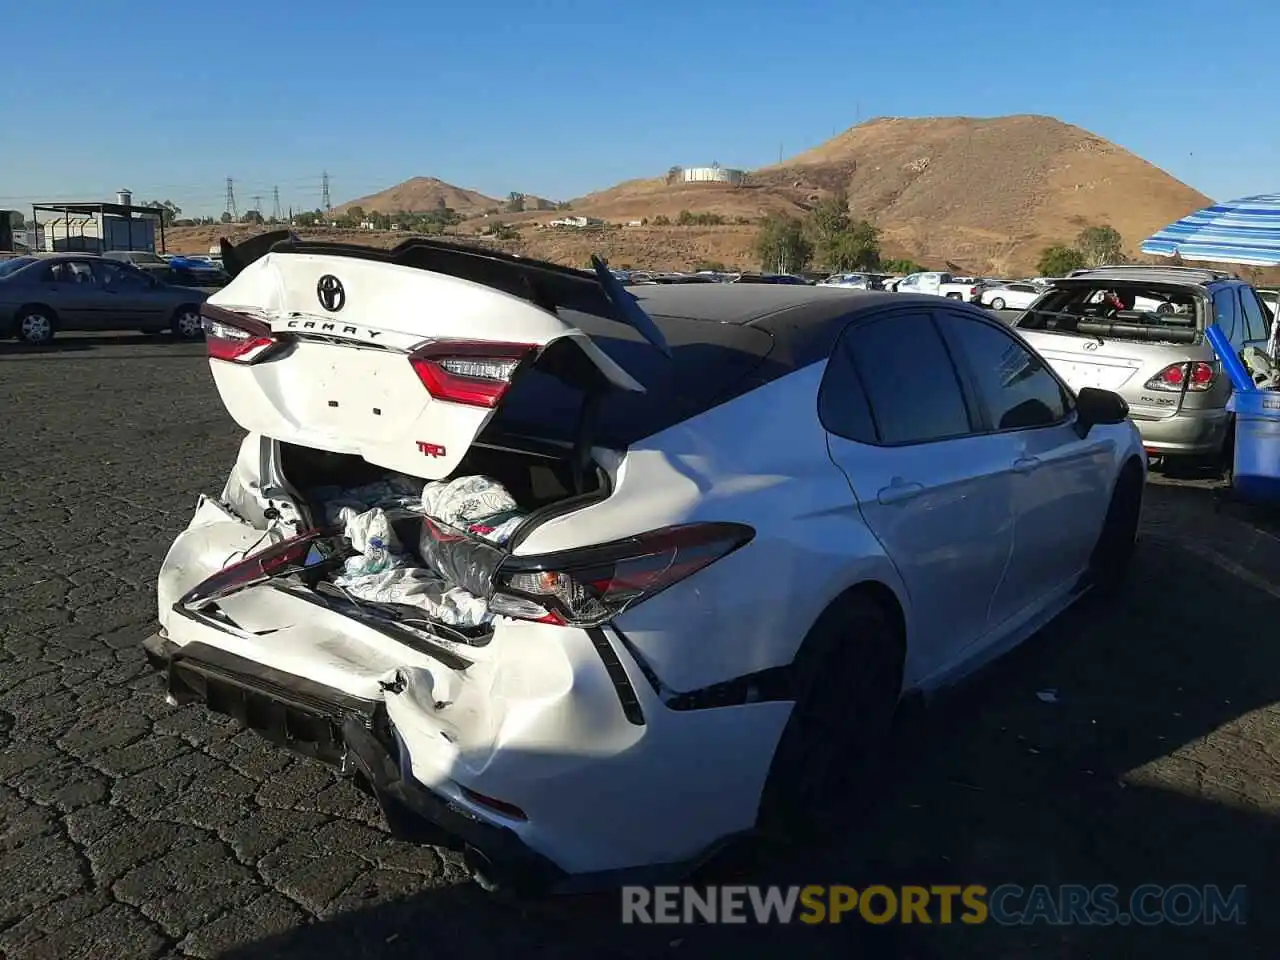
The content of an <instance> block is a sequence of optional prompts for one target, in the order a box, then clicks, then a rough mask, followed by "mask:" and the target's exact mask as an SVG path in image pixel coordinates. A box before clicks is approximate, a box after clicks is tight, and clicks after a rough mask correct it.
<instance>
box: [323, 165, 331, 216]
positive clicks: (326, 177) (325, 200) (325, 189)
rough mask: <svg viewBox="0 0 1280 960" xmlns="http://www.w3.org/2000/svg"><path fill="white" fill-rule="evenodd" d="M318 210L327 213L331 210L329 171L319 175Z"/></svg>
mask: <svg viewBox="0 0 1280 960" xmlns="http://www.w3.org/2000/svg"><path fill="white" fill-rule="evenodd" d="M320 208H321V209H322V210H324V212H325V213H328V212H329V211H330V210H332V209H333V204H331V203H330V202H329V171H328V170H326V171H325V172H324V173H322V174H321V175H320Z"/></svg>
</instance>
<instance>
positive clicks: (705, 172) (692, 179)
mask: <svg viewBox="0 0 1280 960" xmlns="http://www.w3.org/2000/svg"><path fill="white" fill-rule="evenodd" d="M746 175H747V174H746V171H745V170H738V169H736V168H734V167H722V166H720V164H718V163H713V164H712V165H711V166H709V167H685V168H684V169H682V170H681V171H680V179H681V180H682V181H683V182H684V183H732V184H740V183H742V181H743V180H744V179H746Z"/></svg>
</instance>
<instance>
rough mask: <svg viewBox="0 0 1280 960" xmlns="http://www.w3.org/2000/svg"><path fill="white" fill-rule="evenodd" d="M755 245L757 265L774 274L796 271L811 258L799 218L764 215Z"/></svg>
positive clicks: (811, 250) (811, 249)
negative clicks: (758, 260)
mask: <svg viewBox="0 0 1280 960" xmlns="http://www.w3.org/2000/svg"><path fill="white" fill-rule="evenodd" d="M755 247H756V254H757V255H758V256H759V257H760V265H761V267H763V268H764V269H765V270H775V271H777V272H778V273H799V272H801V271H803V270H804V269H805V268H806V267H808V266H809V262H810V261H811V260H812V259H813V244H812V243H810V242H809V238H808V237H806V236H805V229H804V223H803V221H801V220H799V219H798V218H796V217H790V216H787V215H786V214H773V215H771V216H769V217H767V218H765V220H764V222H763V223H761V225H760V232H759V233H758V234H756V243H755Z"/></svg>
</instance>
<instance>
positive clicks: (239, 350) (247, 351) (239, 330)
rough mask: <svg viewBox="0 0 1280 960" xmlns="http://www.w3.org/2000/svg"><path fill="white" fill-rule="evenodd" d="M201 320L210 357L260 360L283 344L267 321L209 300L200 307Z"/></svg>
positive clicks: (253, 361) (244, 360)
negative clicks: (208, 302) (213, 303)
mask: <svg viewBox="0 0 1280 960" xmlns="http://www.w3.org/2000/svg"><path fill="white" fill-rule="evenodd" d="M200 322H201V324H202V326H203V327H204V341H205V343H206V344H207V345H208V348H209V358H210V359H211V360H228V361H230V362H232V363H257V362H258V361H259V360H262V359H265V358H266V356H267V355H268V354H270V353H273V352H274V351H275V348H276V347H278V346H280V345H281V340H280V338H279V337H277V336H276V335H275V334H274V333H272V332H271V327H269V326H268V325H267V324H266V323H264V322H263V321H261V320H258V319H257V318H255V317H247V316H245V315H244V314H242V313H236V312H235V311H232V310H223V309H222V308H221V307H215V306H212V305H210V304H207V303H206V304H205V305H204V306H203V307H201V308H200Z"/></svg>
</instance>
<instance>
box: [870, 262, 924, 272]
mask: <svg viewBox="0 0 1280 960" xmlns="http://www.w3.org/2000/svg"><path fill="white" fill-rule="evenodd" d="M880 269H881V270H884V271H885V272H886V273H922V272H923V271H924V267H922V266H920V264H918V263H916V262H915V261H914V260H882V261H880Z"/></svg>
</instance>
